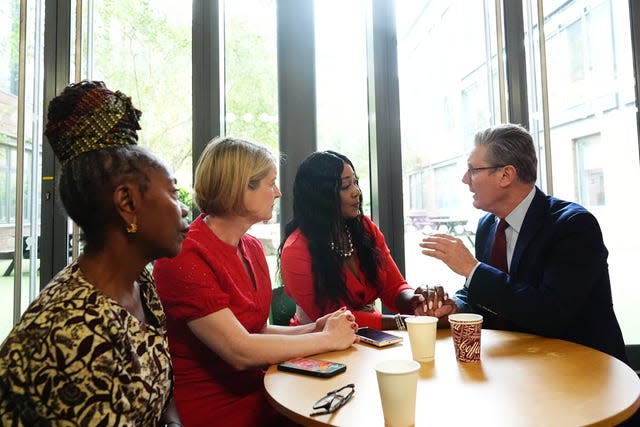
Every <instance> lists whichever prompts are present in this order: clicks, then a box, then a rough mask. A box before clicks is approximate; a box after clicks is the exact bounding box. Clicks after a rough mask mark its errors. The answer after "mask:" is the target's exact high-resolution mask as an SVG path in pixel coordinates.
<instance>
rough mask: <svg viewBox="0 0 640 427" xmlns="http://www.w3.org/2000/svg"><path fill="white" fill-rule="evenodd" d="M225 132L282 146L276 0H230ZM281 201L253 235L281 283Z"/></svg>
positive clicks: (274, 149) (227, 6)
mask: <svg viewBox="0 0 640 427" xmlns="http://www.w3.org/2000/svg"><path fill="white" fill-rule="evenodd" d="M224 9H225V10H224V28H225V37H224V39H225V43H224V63H225V67H224V71H225V72H224V74H225V101H224V103H225V133H226V135H228V136H233V137H238V138H243V139H247V140H250V141H255V142H258V143H261V144H264V145H266V146H267V147H269V148H270V149H271V151H272V152H273V153H276V154H277V153H278V152H279V144H278V75H277V53H276V49H277V33H276V2H275V0H250V1H242V2H235V1H228V2H225V6H224ZM279 207H280V205H279V203H276V204H275V207H274V213H273V217H272V218H271V220H270V221H269V222H268V223H260V224H255V225H254V226H253V227H251V230H249V233H250V234H252V235H254V236H255V237H257V238H259V239H260V241H261V242H262V246H263V247H264V250H265V254H266V255H267V262H268V264H269V270H270V272H271V277H272V284H273V286H276V285H277V283H276V281H275V272H276V263H277V261H276V251H277V249H278V246H279V245H280V209H279Z"/></svg>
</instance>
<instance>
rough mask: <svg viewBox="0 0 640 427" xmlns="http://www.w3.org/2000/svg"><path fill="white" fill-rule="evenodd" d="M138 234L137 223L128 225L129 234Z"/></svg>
mask: <svg viewBox="0 0 640 427" xmlns="http://www.w3.org/2000/svg"><path fill="white" fill-rule="evenodd" d="M137 232H138V224H136V223H135V222H132V223H131V224H129V225H127V234H136V233H137Z"/></svg>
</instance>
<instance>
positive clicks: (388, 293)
mask: <svg viewBox="0 0 640 427" xmlns="http://www.w3.org/2000/svg"><path fill="white" fill-rule="evenodd" d="M362 221H363V223H364V228H365V231H366V232H368V233H370V234H371V235H373V237H374V241H375V245H376V246H377V248H378V250H379V251H380V253H381V254H382V262H381V264H380V266H379V268H378V277H379V278H380V280H381V282H382V283H383V284H384V285H383V288H382V291H381V292H379V291H377V290H376V289H375V288H374V287H373V285H372V284H371V283H369V282H367V280H366V278H365V276H364V273H363V272H362V271H361V270H360V262H359V260H358V258H357V256H355V255H357V254H356V253H355V252H354V261H355V263H356V267H357V268H358V272H359V274H358V277H356V275H355V274H354V273H353V272H352V271H351V270H350V269H349V268H348V267H347V266H343V267H342V273H343V275H344V278H345V285H346V287H347V291H348V293H349V296H350V298H351V300H352V301H353V302H354V303H353V305H352V306H349V305H347V304H346V303H342V302H341V303H339V304H334V305H331V306H329V307H328V308H327V310H326V311H325V312H322V311H320V308H319V307H318V306H316V304H315V299H314V290H313V273H312V270H311V255H310V253H309V247H308V243H307V238H306V237H305V236H304V235H303V234H302V232H301V231H300V229H296V230H295V231H294V232H293V233H291V234H290V235H289V237H288V238H287V241H286V242H285V244H284V247H283V248H282V256H281V259H280V272H281V274H282V280H283V282H284V287H285V292H286V293H287V294H288V295H289V296H291V298H293V299H294V300H295V302H296V304H297V305H298V306H299V307H300V308H301V309H302V310H303V311H304V312H305V313H306V314H307V316H309V318H310V319H311V320H312V321H314V320H316V319H317V318H318V317H321V316H323V315H324V314H327V313H330V312H331V311H333V310H336V309H338V308H340V307H341V306H345V305H347V308H349V309H350V310H351V311H353V313H354V315H355V317H356V321H357V322H358V325H359V326H368V327H371V328H376V329H381V328H382V313H380V312H379V311H377V310H375V311H361V308H362V307H364V306H365V305H367V304H372V303H373V302H374V301H375V300H376V299H377V298H380V299H381V300H382V303H383V304H384V305H385V306H386V307H387V308H389V309H390V310H392V311H394V312H396V313H397V312H398V310H397V307H396V298H397V296H398V294H400V292H402V291H404V290H405V289H411V290H412V289H413V288H412V287H411V286H410V285H409V284H408V283H407V281H406V280H405V279H404V277H402V274H401V273H400V270H398V266H397V265H396V263H395V262H394V261H393V258H392V257H391V253H390V251H389V247H388V246H387V243H386V242H385V240H384V236H383V234H382V232H381V231H380V229H379V228H378V226H377V225H376V224H374V222H373V221H371V219H369V218H368V217H366V216H362Z"/></svg>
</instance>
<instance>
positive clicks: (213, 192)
mask: <svg viewBox="0 0 640 427" xmlns="http://www.w3.org/2000/svg"><path fill="white" fill-rule="evenodd" d="M275 166H276V158H275V156H274V155H273V154H272V153H271V152H270V151H269V150H268V149H267V148H266V147H264V146H262V145H259V144H255V143H253V142H249V141H245V140H242V139H237V138H229V137H225V138H220V137H217V138H214V139H213V140H212V141H211V142H209V144H207V146H206V147H205V149H204V151H203V152H202V155H201V156H200V159H199V160H198V165H197V166H196V173H195V178H194V190H195V202H196V204H197V205H198V208H199V209H200V211H202V212H204V213H206V214H207V215H213V216H216V215H222V214H227V213H234V214H236V215H245V214H246V213H247V209H246V207H245V205H244V192H245V190H246V189H247V188H252V189H255V188H257V187H258V185H259V184H260V181H261V180H262V179H263V178H264V177H265V176H267V175H268V173H269V171H270V170H271V168H273V167H275Z"/></svg>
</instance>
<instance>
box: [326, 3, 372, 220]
mask: <svg viewBox="0 0 640 427" xmlns="http://www.w3.org/2000/svg"><path fill="white" fill-rule="evenodd" d="M314 6H315V31H316V34H315V38H316V99H317V129H318V130H317V135H318V150H333V151H337V152H339V153H341V154H344V155H345V156H347V157H348V158H349V159H350V160H351V162H352V163H353V165H354V166H355V169H356V172H357V174H358V177H359V179H360V188H361V190H362V196H363V210H364V213H365V214H366V215H370V213H371V185H370V184H371V181H370V170H369V124H368V119H369V113H368V110H367V108H368V106H367V46H366V13H365V12H366V9H365V7H366V4H365V2H364V1H361V0H359V1H350V2H345V1H340V0H323V1H316V2H315V4H314ZM338 10H339V11H340V12H339V13H336V11H338Z"/></svg>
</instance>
